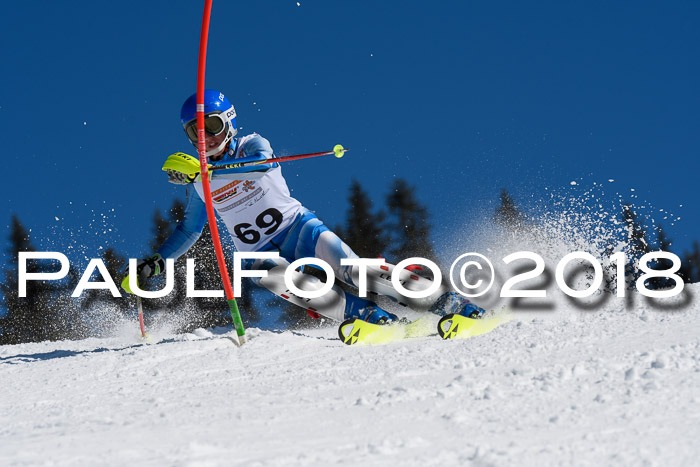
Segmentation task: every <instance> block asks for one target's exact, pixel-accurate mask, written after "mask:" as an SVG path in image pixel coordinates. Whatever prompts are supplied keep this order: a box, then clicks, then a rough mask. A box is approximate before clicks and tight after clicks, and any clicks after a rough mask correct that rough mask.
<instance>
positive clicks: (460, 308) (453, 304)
mask: <svg viewBox="0 0 700 467" xmlns="http://www.w3.org/2000/svg"><path fill="white" fill-rule="evenodd" d="M428 311H430V312H431V313H435V314H437V315H440V316H445V315H450V314H453V315H462V316H464V317H467V318H472V319H479V318H481V317H483V316H484V314H485V313H486V311H485V310H484V309H483V308H480V307H478V306H476V305H474V304H473V303H472V302H470V301H469V300H467V299H466V298H464V297H462V296H461V295H459V294H458V293H455V292H447V293H446V294H444V295H442V296H441V297H440V298H438V299H437V301H436V302H435V304H434V305H433V306H432V307H431V308H430V310H428Z"/></svg>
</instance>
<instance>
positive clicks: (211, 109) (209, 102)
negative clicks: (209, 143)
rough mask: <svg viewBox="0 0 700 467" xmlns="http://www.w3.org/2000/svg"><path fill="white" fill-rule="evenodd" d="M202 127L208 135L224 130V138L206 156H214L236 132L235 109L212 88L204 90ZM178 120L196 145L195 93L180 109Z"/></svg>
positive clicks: (227, 143) (226, 144) (195, 145)
mask: <svg viewBox="0 0 700 467" xmlns="http://www.w3.org/2000/svg"><path fill="white" fill-rule="evenodd" d="M204 116H205V121H204V128H205V131H206V132H207V133H208V134H210V135H218V134H221V132H223V131H225V132H226V138H224V140H223V141H222V142H221V144H220V145H219V146H217V147H216V148H214V149H210V150H208V151H207V157H211V156H216V155H217V154H219V153H221V151H222V150H224V149H225V148H228V146H229V145H230V144H231V141H232V140H233V137H234V136H236V133H238V129H237V128H236V109H234V108H233V105H232V104H231V103H230V102H229V101H228V99H226V96H224V94H223V93H221V92H219V91H215V90H213V89H207V90H205V91H204ZM180 121H181V122H182V127H183V128H184V130H185V134H186V135H187V138H188V139H189V140H190V142H191V143H192V144H193V145H194V147H197V93H194V94H192V95H191V96H190V97H188V98H187V100H186V101H185V103H184V104H182V109H181V110H180Z"/></svg>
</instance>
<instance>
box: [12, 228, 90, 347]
mask: <svg viewBox="0 0 700 467" xmlns="http://www.w3.org/2000/svg"><path fill="white" fill-rule="evenodd" d="M20 251H36V250H35V248H34V246H33V245H32V243H31V241H30V238H29V232H28V231H27V229H26V228H25V227H24V225H22V223H21V222H20V220H19V218H18V217H17V216H16V215H15V216H13V217H12V226H11V228H10V248H9V253H10V258H11V260H10V265H9V267H8V268H7V269H6V270H5V282H3V283H2V284H0V291H2V295H3V302H4V305H5V308H6V310H7V312H6V314H5V316H4V317H3V318H2V321H0V328H2V335H0V344H19V343H22V342H40V341H45V340H58V339H68V338H72V337H74V335H75V334H78V335H82V334H81V332H80V331H81V330H82V329H84V327H82V326H81V325H80V316H79V314H78V310H77V308H76V307H75V305H74V303H73V301H72V300H71V299H70V288H69V285H68V284H70V283H71V282H72V283H77V273H76V272H75V270H74V269H71V271H70V273H69V278H68V280H63V281H61V282H56V281H34V280H32V281H28V282H27V284H26V296H25V297H20V296H19V282H18V277H17V268H18V265H19V252H20ZM54 269H55V265H54V264H53V263H50V264H47V263H46V261H37V260H30V261H27V272H28V273H37V272H48V271H51V270H54Z"/></svg>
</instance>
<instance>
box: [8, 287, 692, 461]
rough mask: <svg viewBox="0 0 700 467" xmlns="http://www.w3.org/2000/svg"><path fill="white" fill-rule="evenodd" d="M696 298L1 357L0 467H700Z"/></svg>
mask: <svg viewBox="0 0 700 467" xmlns="http://www.w3.org/2000/svg"><path fill="white" fill-rule="evenodd" d="M698 295H700V284H694V285H691V286H687V287H686V291H685V293H684V298H685V299H686V301H685V303H686V304H685V305H683V306H680V307H679V309H676V310H674V311H670V310H663V309H660V308H659V307H658V306H656V307H653V306H651V305H650V302H649V301H648V300H647V299H645V298H644V297H641V296H640V295H638V294H635V295H633V296H632V300H631V302H630V301H625V300H624V299H611V300H609V301H607V302H606V303H605V304H604V305H602V306H601V307H600V308H599V309H598V310H597V311H582V310H579V309H576V308H573V307H567V306H566V303H568V302H566V301H562V302H561V303H558V304H557V307H556V309H555V310H554V311H550V312H539V313H534V312H527V313H523V312H520V313H518V314H517V315H516V317H515V319H514V320H513V321H511V322H509V323H507V324H505V325H503V326H502V327H500V328H497V329H496V330H494V331H493V332H491V333H490V334H487V335H484V336H479V337H475V338H472V339H466V340H460V341H442V340H440V339H439V338H438V337H437V336H435V337H428V338H420V339H411V340H405V341H401V342H398V343H393V344H389V345H385V346H375V347H371V346H366V347H357V346H356V347H348V346H345V345H343V344H342V343H341V342H340V340H338V338H337V336H336V328H335V327H328V328H321V329H314V330H308V331H301V332H298V331H284V332H271V331H260V330H256V329H250V330H249V331H248V333H249V335H250V337H251V339H250V341H249V342H248V343H247V344H245V345H244V346H243V347H241V348H238V347H235V346H234V345H233V344H232V343H231V342H230V341H229V340H227V339H223V338H221V334H222V333H226V332H230V330H228V329H227V330H221V329H215V330H198V331H196V332H195V333H194V334H185V335H172V334H170V335H168V334H167V331H166V332H165V333H164V334H159V333H158V331H155V332H154V335H153V336H152V343H151V344H141V343H139V342H138V338H137V332H138V325H137V323H136V322H135V321H134V322H133V323H131V325H132V326H133V328H132V329H133V330H132V331H130V332H129V333H128V336H126V337H113V338H103V339H97V338H91V339H87V340H84V341H79V342H50V343H49V342H47V343H38V344H23V345H16V346H4V347H0V387H2V397H1V398H0V446H1V448H0V465H58V466H64V465H134V464H138V465H178V466H180V465H181V466H200V465H201V466H216V465H239V464H240V465H246V466H277V465H329V464H337V463H344V464H346V465H421V466H423V465H440V466H444V465H457V464H465V465H480V466H486V465H515V464H518V465H533V466H534V465H537V466H539V465H697V462H698V461H697V459H698V457H699V456H700V442H698V439H700V408H699V407H700V406H699V405H698V403H699V402H700V390H699V389H698V388H700V332H699V331H700V326H698V311H700V307H699V306H698V300H697V296H698Z"/></svg>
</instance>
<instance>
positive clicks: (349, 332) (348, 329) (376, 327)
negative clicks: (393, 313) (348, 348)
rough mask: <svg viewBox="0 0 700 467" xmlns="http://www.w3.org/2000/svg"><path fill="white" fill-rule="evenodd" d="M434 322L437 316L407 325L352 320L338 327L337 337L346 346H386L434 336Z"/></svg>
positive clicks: (404, 323) (430, 316)
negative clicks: (413, 338)
mask: <svg viewBox="0 0 700 467" xmlns="http://www.w3.org/2000/svg"><path fill="white" fill-rule="evenodd" d="M436 320H437V316H435V315H432V314H430V315H426V316H422V317H421V318H419V319H417V320H415V321H411V322H409V323H406V322H403V323H402V322H398V323H395V324H384V325H380V324H372V323H368V322H367V321H362V320H361V319H357V318H353V319H348V320H345V321H343V323H342V324H341V325H340V327H338V336H340V340H341V341H343V343H345V344H347V345H356V344H359V345H365V344H387V343H389V342H394V341H398V340H401V339H407V338H412V337H426V336H431V335H434V334H435V321H436Z"/></svg>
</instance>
